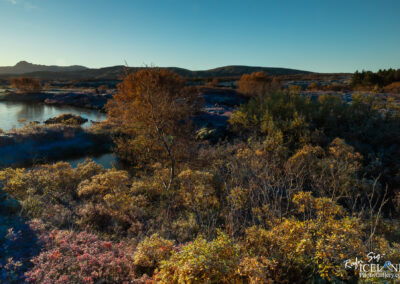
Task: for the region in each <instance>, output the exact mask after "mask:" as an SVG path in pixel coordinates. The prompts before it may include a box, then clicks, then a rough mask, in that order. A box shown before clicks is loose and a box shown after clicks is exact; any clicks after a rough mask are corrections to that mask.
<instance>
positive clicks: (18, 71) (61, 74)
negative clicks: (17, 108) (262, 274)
mask: <svg viewBox="0 0 400 284" xmlns="http://www.w3.org/2000/svg"><path fill="white" fill-rule="evenodd" d="M143 68H145V67H126V66H123V65H116V66H110V67H102V68H88V67H85V66H80V65H72V66H57V65H51V66H48V65H39V64H32V63H29V62H26V61H20V62H18V63H17V64H16V65H14V66H6V67H0V76H1V77H3V78H10V77H13V76H17V77H19V76H29V77H34V78H39V79H51V80H54V79H57V80H62V79H66V80H77V79H78V80H82V79H102V80H104V79H108V80H118V79H120V78H121V77H122V76H123V75H124V74H125V73H126V72H127V71H133V72H135V71H138V70H140V69H143ZM160 68H166V69H168V70H172V71H174V72H176V73H178V74H179V75H181V76H183V77H187V78H209V77H235V76H241V75H243V74H249V73H252V72H259V71H264V72H266V73H267V74H270V75H295V74H310V73H313V72H309V71H304V70H297V69H291V68H281V67H261V66H246V65H227V66H222V67H217V68H213V69H208V70H189V69H185V68H180V67H160Z"/></svg>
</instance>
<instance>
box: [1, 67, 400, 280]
mask: <svg viewBox="0 0 400 284" xmlns="http://www.w3.org/2000/svg"><path fill="white" fill-rule="evenodd" d="M239 91H240V92H242V93H243V95H244V96H246V97H247V98H246V99H245V100H243V104H242V105H241V106H240V107H239V108H237V109H235V110H234V111H233V114H232V115H231V116H230V118H229V126H228V128H227V129H226V131H225V132H224V133H223V135H221V136H219V139H209V138H208V137H207V135H205V136H201V137H199V135H196V132H197V134H198V125H196V121H194V120H193V119H192V117H193V116H194V115H196V114H199V113H201V111H202V109H201V104H202V101H201V100H199V99H198V96H197V95H196V94H197V93H196V92H197V90H196V88H192V87H188V86H187V85H186V84H185V82H184V79H183V78H182V77H180V76H178V75H176V74H174V73H172V72H170V71H167V70H160V69H157V68H147V69H145V70H141V71H139V72H137V73H132V74H129V75H128V76H126V78H125V79H124V81H123V82H122V83H121V84H120V85H119V92H118V94H116V95H115V96H114V99H113V100H111V101H109V102H108V104H107V111H108V115H109V120H108V121H107V123H106V125H99V126H98V129H97V130H96V128H95V129H93V130H92V131H94V132H95V131H100V132H101V131H102V130H104V129H105V128H106V127H107V128H106V129H112V130H113V131H109V133H112V134H111V138H112V139H113V143H114V145H115V146H114V148H113V149H114V151H115V153H116V154H117V155H118V157H119V158H120V159H121V160H123V161H125V162H126V165H127V166H126V167H125V168H123V169H116V168H112V169H104V168H103V167H102V166H101V165H98V164H96V163H94V162H93V161H90V160H87V161H85V162H84V163H81V164H79V165H78V166H77V167H76V168H73V167H72V166H71V165H70V164H68V163H66V162H57V163H53V164H41V165H36V166H34V167H31V168H28V169H25V168H6V169H3V170H2V171H0V182H1V190H2V199H1V200H2V201H1V202H3V207H2V208H7V210H3V211H2V212H1V213H2V218H3V216H4V220H6V222H5V224H6V226H5V227H4V230H3V228H2V230H3V231H4V234H3V231H2V234H3V237H2V240H4V241H2V245H3V247H4V248H6V249H4V250H3V252H4V253H3V254H4V257H2V258H1V261H2V263H1V264H2V265H3V267H5V269H7V273H6V274H4V273H3V275H2V277H3V279H7V280H4V281H13V280H8V279H11V277H14V279H19V280H15V281H27V282H33V283H155V282H157V283H158V282H159V283H273V282H276V283H306V282H308V283H317V282H318V283H329V282H335V283H344V282H357V281H358V280H359V277H360V275H359V272H358V271H357V270H356V269H349V268H347V267H345V265H344V262H345V261H346V260H348V259H355V258H356V257H357V258H358V259H360V260H363V261H367V254H368V253H369V252H377V253H378V252H379V253H380V254H382V255H385V259H390V261H391V262H392V263H397V262H399V261H400V250H399V248H400V244H399V242H398V237H399V234H400V227H399V225H398V224H399V223H398V220H399V211H398V210H399V191H398V189H399V186H400V179H399V177H400V163H399V162H398V161H399V160H400V147H399V146H400V113H399V107H398V105H397V104H396V102H395V101H393V100H383V99H381V98H380V97H377V96H370V95H365V96H364V95H354V96H353V97H352V101H351V102H350V103H348V102H347V101H344V100H342V99H341V97H338V96H335V95H324V96H320V97H319V98H318V99H312V98H310V97H307V96H305V95H302V94H300V90H299V88H283V87H282V86H281V85H280V84H279V82H278V81H276V80H273V79H272V78H269V77H268V76H267V75H266V74H264V73H256V74H252V75H246V76H243V77H242V78H241V79H240V82H239ZM54 127H64V128H67V127H73V128H74V129H75V128H76V126H66V125H63V126H61V125H56V126H54ZM214 138H215V137H214ZM19 239H21V240H27V241H26V242H25V244H28V243H29V244H30V243H33V244H34V245H33V246H30V247H31V248H32V249H31V250H27V249H25V248H24V247H23V246H20V245H16V244H17V243H14V242H18V240H19ZM10 258H12V259H11V260H10ZM379 261H380V263H381V264H383V263H384V260H383V259H381V260H379ZM12 270H13V272H11V271H12ZM4 277H8V278H4ZM374 280H376V279H372V278H371V279H368V281H374Z"/></svg>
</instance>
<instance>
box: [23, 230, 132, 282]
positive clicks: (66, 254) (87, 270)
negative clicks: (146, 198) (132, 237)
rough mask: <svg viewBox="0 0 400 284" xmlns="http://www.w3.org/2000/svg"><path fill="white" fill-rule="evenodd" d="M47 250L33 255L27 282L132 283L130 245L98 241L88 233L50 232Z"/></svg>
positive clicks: (47, 239)
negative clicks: (32, 264) (32, 265)
mask: <svg viewBox="0 0 400 284" xmlns="http://www.w3.org/2000/svg"><path fill="white" fill-rule="evenodd" d="M43 239H44V240H46V245H45V246H46V248H47V250H45V251H43V252H42V253H41V254H40V255H39V256H37V257H35V258H34V259H33V260H32V262H33V263H34V267H33V268H32V269H31V270H30V271H28V272H27V273H26V276H27V281H28V282H39V283H96V282H98V281H101V282H102V283H124V282H125V283H131V282H133V280H134V279H135V275H134V265H133V260H132V257H131V256H132V255H133V249H134V247H133V246H130V245H129V244H127V243H124V242H121V243H113V242H107V241H102V240H99V239H98V237H97V236H95V235H92V234H89V233H87V232H81V233H73V232H69V231H53V232H51V234H50V235H49V237H47V238H43Z"/></svg>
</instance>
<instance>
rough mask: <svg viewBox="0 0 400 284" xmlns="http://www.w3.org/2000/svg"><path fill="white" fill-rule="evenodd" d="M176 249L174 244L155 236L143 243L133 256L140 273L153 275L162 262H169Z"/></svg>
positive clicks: (147, 238)
mask: <svg viewBox="0 0 400 284" xmlns="http://www.w3.org/2000/svg"><path fill="white" fill-rule="evenodd" d="M173 249H174V242H173V241H170V240H166V239H163V238H161V237H160V236H158V235H157V234H154V235H152V236H150V237H146V238H145V239H144V240H143V241H141V242H140V243H139V244H138V246H137V248H136V251H135V253H134V254H133V260H134V264H135V265H136V266H137V267H138V270H139V271H142V272H148V273H149V274H151V273H152V272H153V270H154V269H155V268H156V267H157V266H158V265H159V264H160V262H161V261H163V260H167V259H168V258H169V257H170V256H171V254H172V252H173Z"/></svg>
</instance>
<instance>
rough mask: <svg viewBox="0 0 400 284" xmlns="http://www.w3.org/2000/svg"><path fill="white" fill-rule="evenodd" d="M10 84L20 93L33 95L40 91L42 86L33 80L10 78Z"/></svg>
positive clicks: (36, 80)
mask: <svg viewBox="0 0 400 284" xmlns="http://www.w3.org/2000/svg"><path fill="white" fill-rule="evenodd" d="M10 84H11V86H12V87H14V88H16V89H17V90H18V91H19V92H21V93H34V92H40V91H41V90H42V84H41V82H40V80H38V79H34V78H28V77H21V78H11V79H10Z"/></svg>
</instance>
